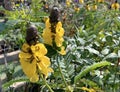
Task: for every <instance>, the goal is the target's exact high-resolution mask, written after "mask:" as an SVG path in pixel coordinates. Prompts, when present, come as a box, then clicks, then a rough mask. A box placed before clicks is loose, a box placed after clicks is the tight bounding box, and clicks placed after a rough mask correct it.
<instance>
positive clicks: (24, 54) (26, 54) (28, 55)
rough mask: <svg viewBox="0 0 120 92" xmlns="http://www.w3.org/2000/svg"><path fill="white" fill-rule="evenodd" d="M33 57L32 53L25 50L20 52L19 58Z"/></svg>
mask: <svg viewBox="0 0 120 92" xmlns="http://www.w3.org/2000/svg"><path fill="white" fill-rule="evenodd" d="M31 57H32V54H30V53H25V52H23V51H21V52H20V53H19V58H31Z"/></svg>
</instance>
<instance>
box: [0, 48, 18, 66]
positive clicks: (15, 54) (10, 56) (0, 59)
mask: <svg viewBox="0 0 120 92" xmlns="http://www.w3.org/2000/svg"><path fill="white" fill-rule="evenodd" d="M19 52H20V51H19V50H17V51H13V52H10V53H7V54H6V60H7V62H10V61H15V60H18V54H19ZM4 59H5V57H4V54H1V55H0V64H3V63H4Z"/></svg>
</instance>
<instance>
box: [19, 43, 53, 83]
mask: <svg viewBox="0 0 120 92" xmlns="http://www.w3.org/2000/svg"><path fill="white" fill-rule="evenodd" d="M46 53H47V49H46V48H45V46H44V45H43V44H42V43H37V44H35V45H31V46H30V45H28V44H27V43H24V44H23V46H22V51H21V52H20V54H19V58H20V63H21V66H22V69H23V72H24V73H25V74H26V75H27V76H28V78H29V79H30V81H31V82H37V81H38V80H39V72H40V73H41V74H43V75H44V76H45V77H47V76H48V73H49V72H53V69H52V68H50V67H49V66H50V64H51V63H50V59H49V58H48V57H46V56H45V54H46Z"/></svg>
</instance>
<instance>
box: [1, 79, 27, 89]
mask: <svg viewBox="0 0 120 92" xmlns="http://www.w3.org/2000/svg"><path fill="white" fill-rule="evenodd" d="M23 81H25V82H29V80H28V79H26V78H25V77H23V78H18V79H14V80H10V81H9V82H6V83H4V84H3V85H2V88H3V89H6V88H8V87H10V85H12V84H13V83H16V82H23Z"/></svg>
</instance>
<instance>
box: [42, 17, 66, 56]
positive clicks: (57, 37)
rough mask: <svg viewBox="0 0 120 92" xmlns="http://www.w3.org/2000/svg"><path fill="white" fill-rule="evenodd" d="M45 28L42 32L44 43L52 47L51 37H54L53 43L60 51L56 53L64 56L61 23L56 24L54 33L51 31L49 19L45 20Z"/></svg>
mask: <svg viewBox="0 0 120 92" xmlns="http://www.w3.org/2000/svg"><path fill="white" fill-rule="evenodd" d="M45 25H46V28H45V29H44V30H43V34H42V36H43V39H44V43H45V44H48V45H50V46H53V37H54V41H55V44H56V46H57V47H60V48H61V50H60V51H58V52H59V53H60V54H61V55H65V54H66V52H65V50H64V49H65V48H64V46H62V45H63V41H64V39H63V35H64V29H63V28H62V23H61V22H58V23H57V24H56V28H55V32H52V31H51V23H50V22H49V18H48V19H47V20H46V24H45Z"/></svg>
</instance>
